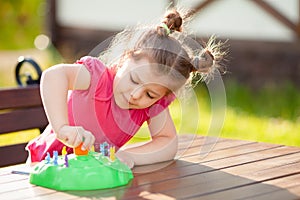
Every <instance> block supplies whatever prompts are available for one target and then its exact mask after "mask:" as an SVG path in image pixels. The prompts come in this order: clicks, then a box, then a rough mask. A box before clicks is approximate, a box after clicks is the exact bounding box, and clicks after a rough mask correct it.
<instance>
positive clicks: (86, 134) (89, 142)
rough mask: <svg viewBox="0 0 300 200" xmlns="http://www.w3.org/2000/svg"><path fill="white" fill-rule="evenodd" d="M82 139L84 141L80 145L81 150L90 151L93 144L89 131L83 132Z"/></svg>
mask: <svg viewBox="0 0 300 200" xmlns="http://www.w3.org/2000/svg"><path fill="white" fill-rule="evenodd" d="M83 137H84V141H83V145H82V150H85V149H90V148H91V146H92V145H93V144H94V142H95V137H94V135H93V134H92V133H91V132H89V131H84V133H83Z"/></svg>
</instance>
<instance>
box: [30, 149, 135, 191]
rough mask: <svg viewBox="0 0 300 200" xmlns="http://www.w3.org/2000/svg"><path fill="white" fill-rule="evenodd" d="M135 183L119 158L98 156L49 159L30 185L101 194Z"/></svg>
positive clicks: (40, 165)
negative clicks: (109, 189) (107, 190)
mask: <svg viewBox="0 0 300 200" xmlns="http://www.w3.org/2000/svg"><path fill="white" fill-rule="evenodd" d="M131 179H133V174H132V171H131V170H130V168H129V167H128V166H127V165H125V164H124V163H122V162H121V161H120V160H118V158H113V159H111V158H109V157H107V156H104V155H102V154H101V153H98V152H89V153H88V154H87V155H75V154H69V155H63V156H53V158H52V159H51V158H49V157H48V158H46V159H45V160H43V161H42V162H40V163H38V164H37V165H36V166H35V167H34V168H33V169H32V171H31V173H30V179H29V180H30V183H31V184H34V185H38V186H42V187H46V188H51V189H55V190H97V189H105V188H113V187H118V186H122V185H126V184H128V183H129V182H130V180H131Z"/></svg>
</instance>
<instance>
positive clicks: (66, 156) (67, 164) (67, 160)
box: [65, 154, 69, 167]
mask: <svg viewBox="0 0 300 200" xmlns="http://www.w3.org/2000/svg"><path fill="white" fill-rule="evenodd" d="M65 166H66V167H69V159H68V154H66V155H65Z"/></svg>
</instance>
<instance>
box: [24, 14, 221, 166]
mask: <svg viewBox="0 0 300 200" xmlns="http://www.w3.org/2000/svg"><path fill="white" fill-rule="evenodd" d="M182 23H183V19H182V17H181V16H180V14H179V12H177V11H176V10H172V11H168V12H167V14H166V15H165V18H164V19H163V21H162V23H161V24H160V25H158V26H156V27H153V28H152V27H150V28H145V29H141V30H140V31H139V33H138V34H132V35H131V37H128V38H131V40H130V42H131V44H133V45H132V47H130V48H129V49H128V48H127V49H123V53H122V55H121V56H120V58H117V59H116V60H115V62H114V63H113V64H110V67H107V66H105V65H104V63H103V62H104V57H105V54H104V56H103V60H101V59H98V58H94V57H90V56H86V57H83V58H81V59H80V60H79V61H77V62H76V63H75V64H59V65H56V66H53V67H51V68H49V69H47V70H46V71H44V73H43V76H42V79H41V85H40V87H41V96H42V101H43V105H44V108H45V111H46V114H47V117H48V120H49V126H48V127H47V128H46V130H45V131H44V133H43V134H42V135H40V136H39V137H38V138H36V139H34V140H32V141H31V142H29V144H28V145H27V149H28V150H29V152H30V158H31V161H32V162H35V161H41V160H43V159H44V158H45V156H46V154H47V152H49V153H52V152H53V151H54V150H56V151H60V150H61V149H62V148H63V146H65V145H66V146H68V147H69V148H68V149H67V151H68V152H69V153H71V152H72V147H77V146H79V145H80V144H81V143H82V144H83V145H82V148H83V149H90V148H91V146H92V145H93V144H94V143H95V144H100V143H102V142H105V141H106V142H108V143H109V144H110V145H113V146H115V147H116V148H117V149H119V148H121V147H122V146H123V145H124V144H125V143H126V142H127V141H129V140H130V139H131V138H132V137H133V136H134V134H135V133H136V132H137V131H138V129H139V128H140V127H141V126H142V124H143V123H144V122H147V123H148V127H149V131H150V133H151V137H152V140H151V141H150V142H148V143H146V144H144V145H141V146H138V147H134V148H128V149H125V150H124V151H118V152H117V153H116V156H117V157H119V159H121V160H122V161H123V162H125V163H126V164H127V165H129V166H130V167H133V166H134V165H145V164H151V163H157V162H162V161H167V160H171V159H173V158H174V156H175V154H176V152H177V135H176V130H175V127H174V124H173V121H172V119H171V116H170V113H169V110H168V106H169V105H170V103H171V102H172V101H173V100H174V99H175V92H176V91H178V90H179V89H180V88H182V86H184V85H186V84H188V83H189V82H190V76H192V74H195V72H201V73H202V74H204V75H208V74H210V73H212V72H213V71H214V70H215V69H217V66H219V65H218V64H219V61H220V60H221V58H222V56H223V55H224V53H222V52H219V51H216V50H217V49H219V47H220V46H221V43H215V42H214V41H212V40H211V41H210V42H209V43H210V44H209V45H208V46H207V48H204V49H203V48H202V47H201V45H199V44H198V43H196V42H195V41H194V40H192V39H189V37H187V36H186V35H185V34H183V33H181V32H182ZM137 32H138V31H137ZM122 34H123V36H124V35H126V36H128V35H129V33H128V31H127V32H126V31H124V32H123V33H121V34H120V35H117V36H116V38H115V40H114V41H113V42H112V46H111V47H113V45H116V44H118V43H120V38H121V37H122ZM133 35H135V37H133ZM124 42H127V43H129V41H123V43H124ZM119 46H120V45H119ZM209 48H210V49H209ZM111 49H112V48H111ZM111 49H109V50H107V51H106V54H109V53H111V51H112V50H111ZM69 90H72V93H71V95H69V96H68V91H69ZM95 148H97V145H95Z"/></svg>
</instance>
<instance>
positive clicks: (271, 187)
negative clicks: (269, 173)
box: [187, 174, 300, 200]
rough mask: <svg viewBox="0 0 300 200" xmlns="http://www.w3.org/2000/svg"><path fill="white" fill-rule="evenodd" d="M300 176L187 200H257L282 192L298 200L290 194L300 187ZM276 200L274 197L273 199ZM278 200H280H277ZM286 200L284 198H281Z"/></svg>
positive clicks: (289, 197)
mask: <svg viewBox="0 0 300 200" xmlns="http://www.w3.org/2000/svg"><path fill="white" fill-rule="evenodd" d="M299 180H300V174H298V175H293V176H288V177H283V178H280V179H276V180H271V181H266V182H260V183H257V184H252V185H246V186H244V187H237V188H233V189H231V190H225V191H220V192H215V193H211V194H207V195H203V196H192V197H190V198H187V199H195V200H196V199H200V198H201V200H219V199H232V200H234V199H257V198H258V197H259V196H264V197H266V196H265V195H270V194H272V193H277V192H280V193H281V194H282V195H283V194H284V195H285V198H287V197H288V198H287V199H296V195H295V194H292V193H291V192H289V191H288V190H289V188H290V189H291V188H295V187H300V182H299ZM268 197H269V199H276V198H275V197H276V196H274V197H273V198H270V196H268ZM277 199H278V198H277ZM279 199H284V198H279Z"/></svg>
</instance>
